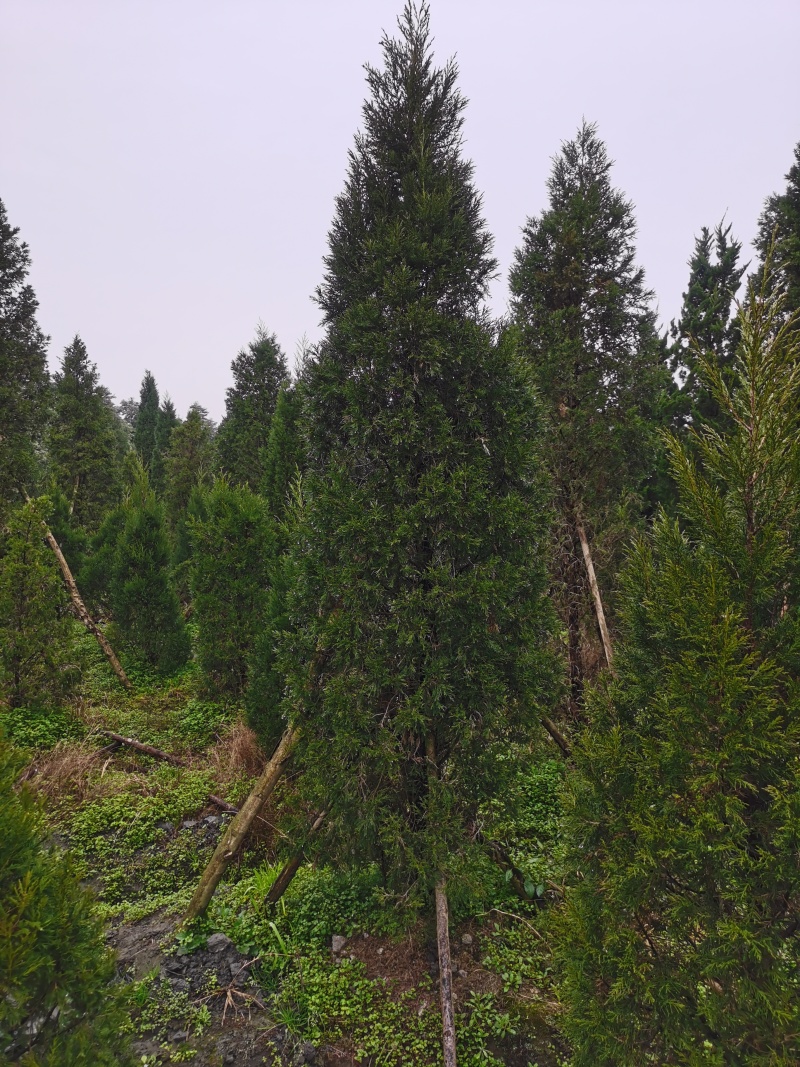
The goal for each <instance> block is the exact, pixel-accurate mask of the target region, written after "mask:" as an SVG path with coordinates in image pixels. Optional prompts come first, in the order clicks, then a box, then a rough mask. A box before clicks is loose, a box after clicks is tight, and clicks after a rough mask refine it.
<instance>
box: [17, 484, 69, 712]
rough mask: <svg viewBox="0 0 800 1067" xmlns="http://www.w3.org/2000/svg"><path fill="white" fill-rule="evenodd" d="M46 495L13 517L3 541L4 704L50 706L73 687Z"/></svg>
mask: <svg viewBox="0 0 800 1067" xmlns="http://www.w3.org/2000/svg"><path fill="white" fill-rule="evenodd" d="M48 510H49V501H48V500H47V498H46V497H42V498H41V499H39V500H35V501H30V502H29V503H26V504H23V505H22V506H21V507H20V508H17V509H16V510H15V511H14V512H12V513H11V515H10V517H9V520H8V524H7V527H6V529H5V531H4V532H3V534H2V537H0V700H2V701H4V702H5V703H6V704H7V705H8V706H9V707H11V708H19V707H47V706H49V705H51V704H53V703H54V702H57V701H58V699H59V698H60V697H62V696H63V695H64V693H65V691H66V689H67V688H68V685H69V682H70V680H71V679H70V674H69V671H68V670H67V660H68V653H69V643H70V635H69V616H67V615H66V614H65V609H66V605H67V597H66V593H65V591H64V586H63V585H62V582H61V575H60V574H59V570H58V564H57V563H56V560H55V557H54V556H53V553H52V552H51V551H50V549H49V548H48V547H47V545H46V543H45V540H44V529H43V527H42V520H43V519H44V518H45V517H46V516H47V513H48Z"/></svg>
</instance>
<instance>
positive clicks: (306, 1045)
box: [303, 1041, 317, 1063]
mask: <svg viewBox="0 0 800 1067" xmlns="http://www.w3.org/2000/svg"><path fill="white" fill-rule="evenodd" d="M316 1058H317V1050H316V1049H315V1048H314V1046H313V1045H312V1044H311V1042H310V1041H304V1042H303V1063H313V1062H314V1060H315V1059H316Z"/></svg>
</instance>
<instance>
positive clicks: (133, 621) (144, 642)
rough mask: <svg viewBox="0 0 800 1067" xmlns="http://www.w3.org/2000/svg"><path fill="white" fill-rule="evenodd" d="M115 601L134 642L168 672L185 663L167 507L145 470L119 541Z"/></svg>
mask: <svg viewBox="0 0 800 1067" xmlns="http://www.w3.org/2000/svg"><path fill="white" fill-rule="evenodd" d="M109 521H110V520H109ZM111 606H112V610H113V615H114V623H115V625H116V626H117V628H118V630H119V632H120V634H121V636H122V638H123V640H124V641H125V642H126V644H127V645H128V647H129V648H131V649H133V650H134V651H135V652H137V653H139V654H140V655H141V656H143V657H144V658H145V659H146V660H147V662H148V663H150V664H151V665H152V666H154V667H157V668H158V669H159V670H161V671H163V672H164V673H169V672H171V671H174V670H176V669H177V668H178V667H181V666H183V664H184V663H185V662H186V660H187V659H188V656H189V651H190V648H189V639H188V636H187V634H186V628H185V626H184V623H183V617H182V615H181V610H180V604H179V603H178V597H177V594H176V592H175V590H174V589H173V587H172V582H171V576H170V552H169V541H168V540H167V533H166V529H165V525H164V514H163V510H162V507H161V504H160V503H159V502H158V501H157V500H156V497H155V494H154V493H153V491H152V490H151V489H150V486H149V484H148V481H147V475H146V472H145V471H144V470H142V471H141V473H140V476H139V480H138V482H137V483H136V485H135V486H134V488H133V491H132V492H131V495H130V499H129V500H128V502H127V503H126V506H125V525H124V526H123V527H122V529H121V531H120V533H119V536H118V538H117V542H116V548H115V551H114V557H113V562H112V570H111Z"/></svg>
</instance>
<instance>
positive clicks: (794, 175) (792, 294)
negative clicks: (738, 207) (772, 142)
mask: <svg viewBox="0 0 800 1067" xmlns="http://www.w3.org/2000/svg"><path fill="white" fill-rule="evenodd" d="M773 239H774V241H775V248H774V252H772V254H771V249H772V243H773ZM755 246H756V248H757V250H758V253H759V256H760V263H759V270H760V273H761V275H762V276H763V277H765V278H766V279H767V281H768V283H769V284H770V285H772V286H779V287H780V288H782V289H784V290H785V292H786V302H785V309H786V310H785V314H786V315H792V314H794V313H795V312H797V311H800V141H798V143H797V144H796V145H795V149H794V164H793V165H792V167H791V168H790V169H789V173H788V174H787V175H786V190H785V191H784V192H783V193H773V195H772V196H770V197H769V198H768V199H767V201H766V203H765V204H764V210H763V212H762V213H761V218H760V219H759V220H758V236H757V237H756V240H755ZM768 260H770V265H769V269H766V264H767V262H768ZM795 321H796V320H795Z"/></svg>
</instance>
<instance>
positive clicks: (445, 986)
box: [436, 879, 456, 1067]
mask: <svg viewBox="0 0 800 1067" xmlns="http://www.w3.org/2000/svg"><path fill="white" fill-rule="evenodd" d="M436 942H437V945H438V948H439V989H440V992H441V995H442V1052H443V1054H444V1067H456V1020H455V1014H454V1012H453V964H452V961H451V959H450V918H449V915H448V911H447V892H446V883H445V881H444V879H442V881H440V882H439V884H438V885H437V886H436Z"/></svg>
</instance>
